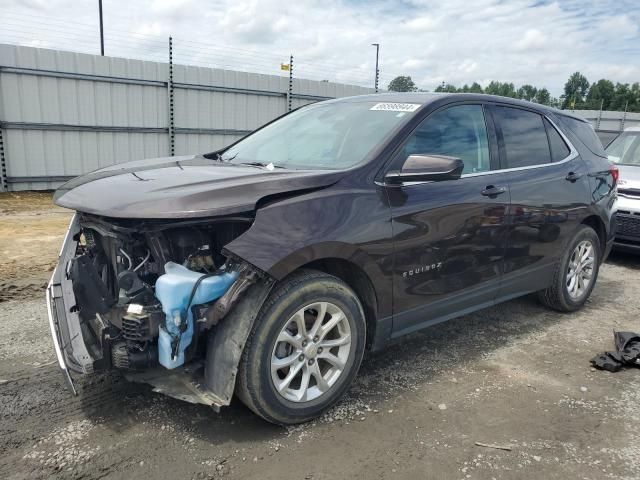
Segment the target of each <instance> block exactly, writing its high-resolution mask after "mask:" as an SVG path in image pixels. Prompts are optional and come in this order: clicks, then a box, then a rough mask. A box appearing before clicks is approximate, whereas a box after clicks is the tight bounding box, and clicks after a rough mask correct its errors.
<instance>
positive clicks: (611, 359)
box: [591, 332, 640, 372]
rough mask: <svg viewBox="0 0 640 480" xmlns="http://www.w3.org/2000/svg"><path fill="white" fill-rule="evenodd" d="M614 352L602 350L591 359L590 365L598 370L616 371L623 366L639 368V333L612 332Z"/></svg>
mask: <svg viewBox="0 0 640 480" xmlns="http://www.w3.org/2000/svg"><path fill="white" fill-rule="evenodd" d="M613 343H614V344H615V346H616V350H615V351H614V352H603V353H601V354H599V355H596V356H595V357H593V358H592V359H591V365H593V366H594V367H595V368H597V369H599V370H607V371H609V372H617V371H619V370H622V368H623V367H636V368H640V334H638V333H634V332H613Z"/></svg>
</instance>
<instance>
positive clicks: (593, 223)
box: [580, 215, 607, 257]
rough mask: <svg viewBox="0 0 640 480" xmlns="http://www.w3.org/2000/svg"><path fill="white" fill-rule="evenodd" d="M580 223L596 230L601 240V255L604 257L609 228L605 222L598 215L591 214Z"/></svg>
mask: <svg viewBox="0 0 640 480" xmlns="http://www.w3.org/2000/svg"><path fill="white" fill-rule="evenodd" d="M580 223H581V224H582V225H587V226H589V227H591V228H593V229H594V230H595V232H596V234H597V235H598V239H599V240H600V255H601V257H602V256H603V255H604V254H605V251H606V248H607V229H606V227H605V224H604V222H603V221H602V219H601V218H600V217H599V216H598V215H590V216H588V217H587V218H585V219H584V220H583V221H582V222H580Z"/></svg>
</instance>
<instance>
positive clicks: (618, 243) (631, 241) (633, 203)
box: [607, 127, 640, 253]
mask: <svg viewBox="0 0 640 480" xmlns="http://www.w3.org/2000/svg"><path fill="white" fill-rule="evenodd" d="M607 155H608V156H609V160H611V161H613V162H615V163H616V164H617V165H618V170H619V172H620V179H619V180H618V213H617V215H616V218H617V230H616V240H615V244H614V245H615V248H617V249H621V250H630V251H636V252H639V253H640V127H631V128H627V129H625V131H624V132H622V134H621V135H620V136H619V137H618V138H616V139H615V140H614V141H613V142H611V144H610V145H609V146H608V147H607Z"/></svg>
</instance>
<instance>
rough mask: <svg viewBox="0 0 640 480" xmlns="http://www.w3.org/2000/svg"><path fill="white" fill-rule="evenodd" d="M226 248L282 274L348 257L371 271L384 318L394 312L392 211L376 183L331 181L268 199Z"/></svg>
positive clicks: (276, 276)
mask: <svg viewBox="0 0 640 480" xmlns="http://www.w3.org/2000/svg"><path fill="white" fill-rule="evenodd" d="M225 251H226V253H227V254H229V255H233V256H235V257H237V258H240V259H242V260H244V261H246V262H247V263H249V264H251V265H253V266H254V267H256V268H258V269H260V270H261V271H263V272H265V273H266V274H268V275H269V276H271V277H272V278H274V279H276V280H281V279H282V278H284V277H285V276H287V275H288V274H289V273H291V272H293V271H295V270H296V269H298V268H300V267H301V266H303V265H306V264H308V263H310V262H313V261H316V260H322V259H342V260H346V261H348V262H350V263H352V264H355V265H356V266H357V267H359V268H360V269H361V270H362V271H363V272H364V273H365V274H366V275H367V276H368V277H369V280H370V281H371V284H372V285H373V286H374V288H375V290H376V297H377V298H378V303H379V311H378V316H379V318H383V317H386V316H389V315H391V304H392V303H391V292H392V270H393V263H392V262H393V243H392V230H391V215H390V209H389V206H388V204H387V202H386V201H384V194H383V193H381V192H380V191H379V190H377V189H376V188H375V187H372V188H371V189H352V188H348V187H343V188H340V187H337V186H336V187H330V188H328V189H324V190H319V191H315V192H310V193H308V194H305V195H301V196H297V197H294V198H289V199H286V200H283V201H280V202H277V203H275V204H271V205H268V206H266V207H264V208H261V209H259V210H258V211H257V212H256V216H255V220H254V222H253V224H252V225H251V227H250V228H249V230H247V231H246V232H244V233H243V234H242V235H240V236H239V237H238V238H236V239H235V240H233V241H232V242H231V243H229V244H227V245H226V247H225Z"/></svg>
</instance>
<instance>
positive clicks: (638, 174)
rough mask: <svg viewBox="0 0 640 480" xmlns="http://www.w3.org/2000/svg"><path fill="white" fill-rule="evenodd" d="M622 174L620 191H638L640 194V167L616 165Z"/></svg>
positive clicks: (619, 182) (619, 181) (619, 180)
mask: <svg viewBox="0 0 640 480" xmlns="http://www.w3.org/2000/svg"><path fill="white" fill-rule="evenodd" d="M616 166H617V167H618V171H619V172H620V177H619V179H618V190H619V191H624V190H637V191H638V192H640V165H638V166H635V165H616Z"/></svg>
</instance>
